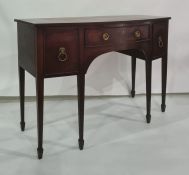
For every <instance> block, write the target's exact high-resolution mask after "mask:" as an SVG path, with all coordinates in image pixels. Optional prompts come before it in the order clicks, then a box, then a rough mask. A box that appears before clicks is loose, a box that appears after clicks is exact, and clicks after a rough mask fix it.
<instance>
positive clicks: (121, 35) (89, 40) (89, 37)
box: [85, 24, 150, 47]
mask: <svg viewBox="0 0 189 175" xmlns="http://www.w3.org/2000/svg"><path fill="white" fill-rule="evenodd" d="M149 39H150V27H149V25H147V24H145V25H137V26H126V27H111V28H110V27H102V28H88V29H85V46H86V47H98V46H113V45H121V44H125V42H127V41H132V42H133V41H136V42H140V41H145V40H149Z"/></svg>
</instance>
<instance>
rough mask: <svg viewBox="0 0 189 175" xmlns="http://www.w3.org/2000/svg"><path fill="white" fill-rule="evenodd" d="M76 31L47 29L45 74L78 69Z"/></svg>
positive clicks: (62, 72) (73, 71) (64, 72)
mask: <svg viewBox="0 0 189 175" xmlns="http://www.w3.org/2000/svg"><path fill="white" fill-rule="evenodd" d="M78 43H79V42H78V31H77V30H76V29H64V28H62V29H61V28H57V29H47V30H46V36H45V57H44V65H45V66H44V72H45V75H58V74H74V73H76V72H77V71H78V65H79V53H78V52H79V51H78V47H79V44H78Z"/></svg>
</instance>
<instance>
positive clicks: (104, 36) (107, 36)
mask: <svg viewBox="0 0 189 175" xmlns="http://www.w3.org/2000/svg"><path fill="white" fill-rule="evenodd" d="M102 37H103V40H104V41H107V40H109V38H110V35H109V34H108V33H103V35H102Z"/></svg>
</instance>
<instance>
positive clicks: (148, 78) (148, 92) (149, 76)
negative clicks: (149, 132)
mask: <svg viewBox="0 0 189 175" xmlns="http://www.w3.org/2000/svg"><path fill="white" fill-rule="evenodd" d="M145 62H146V110H147V114H146V121H147V123H150V121H151V79H152V60H151V59H149V58H147V60H146V61H145Z"/></svg>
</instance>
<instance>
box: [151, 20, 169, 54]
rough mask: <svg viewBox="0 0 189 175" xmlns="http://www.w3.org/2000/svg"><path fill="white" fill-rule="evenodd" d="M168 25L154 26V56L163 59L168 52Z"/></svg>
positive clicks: (164, 23)
mask: <svg viewBox="0 0 189 175" xmlns="http://www.w3.org/2000/svg"><path fill="white" fill-rule="evenodd" d="M167 38H168V23H167V22H160V23H156V24H153V56H154V57H161V56H162V55H163V54H165V53H166V50H167Z"/></svg>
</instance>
